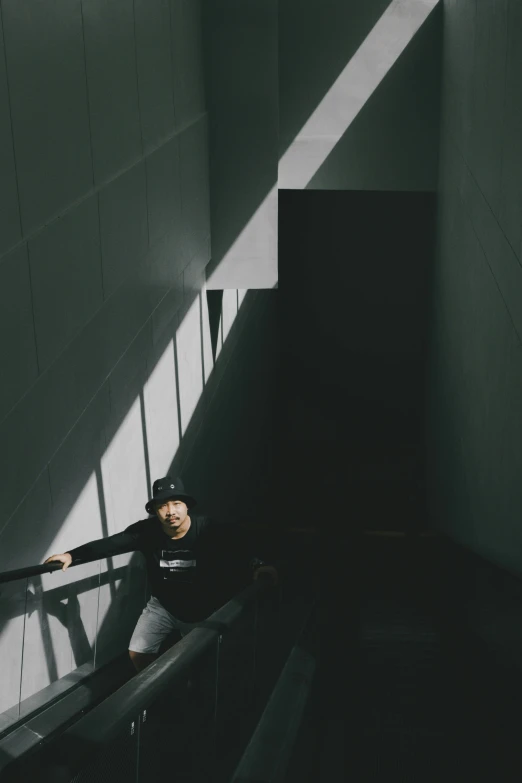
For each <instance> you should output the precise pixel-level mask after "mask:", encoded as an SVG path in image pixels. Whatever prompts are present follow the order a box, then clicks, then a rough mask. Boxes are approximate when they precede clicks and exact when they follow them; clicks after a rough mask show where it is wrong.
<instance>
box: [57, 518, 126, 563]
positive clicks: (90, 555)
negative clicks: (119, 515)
mask: <svg viewBox="0 0 522 783" xmlns="http://www.w3.org/2000/svg"><path fill="white" fill-rule="evenodd" d="M133 527H134V525H131V526H130V528H127V529H126V530H124V531H123V532H122V533H115V534H114V535H113V536H107V538H98V539H96V540H95V541H89V542H88V543H87V544H82V546H78V547H75V548H74V549H71V550H69V551H68V552H64V553H63V554H61V555H51V556H50V557H48V558H47V560H45V561H44V563H45V564H46V563H52V562H58V563H63V566H62V571H66V570H67V569H68V568H69V566H71V565H74V564H75V563H78V562H82V563H87V562H89V561H91V560H101V559H102V558H104V557H111V556H112V555H123V554H124V553H125V552H135V551H136V549H138V545H139V535H138V533H137V531H135V530H132V529H131V528H133Z"/></svg>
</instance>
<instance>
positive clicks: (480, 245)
mask: <svg viewBox="0 0 522 783" xmlns="http://www.w3.org/2000/svg"><path fill="white" fill-rule="evenodd" d="M459 199H460V201H461V203H462V206H463V208H464V212H465V214H466V217H467V219H468V222H469V224H470V226H471V230H472V231H473V234H474V236H475V239H476V240H477V242H478V244H479V247H480V249H481V250H482V255H483V256H484V260H485V262H486V266H487V267H488V269H489V271H490V274H491V277H492V278H493V280H494V281H495V285H496V287H497V289H498V293H499V295H500V298H501V299H502V302H503V303H504V307H505V309H506V312H507V314H508V316H509V320H510V321H511V325H512V327H513V330H514V332H515V334H516V336H517V338H518V341H519V342H520V343H521V344H522V336H521V335H520V334H519V332H518V329H517V327H516V324H515V322H514V320H513V316H512V315H511V310H510V309H509V307H508V305H507V302H506V300H505V298H504V294H503V293H502V289H501V288H500V285H499V283H498V280H497V278H496V276H495V273H494V271H493V268H492V266H491V264H490V262H489V258H488V255H487V253H486V250H485V248H484V246H483V244H482V242H481V241H480V237H479V235H478V234H477V232H476V230H475V226H474V224H473V220H472V219H471V215H470V214H469V211H468V208H467V206H466V204H465V202H464V200H463V199H462V197H461V196H459ZM486 203H487V202H486ZM488 206H489V205H488Z"/></svg>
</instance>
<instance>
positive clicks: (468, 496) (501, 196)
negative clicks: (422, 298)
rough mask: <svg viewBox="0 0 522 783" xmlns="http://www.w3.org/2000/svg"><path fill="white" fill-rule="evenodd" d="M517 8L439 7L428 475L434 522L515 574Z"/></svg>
mask: <svg viewBox="0 0 522 783" xmlns="http://www.w3.org/2000/svg"><path fill="white" fill-rule="evenodd" d="M521 32H522V11H521V8H520V3H518V2H517V0H500V2H497V3H479V2H477V3H475V2H472V1H471V0H457V2H446V3H444V51H443V77H442V78H443V82H442V84H443V90H442V96H443V124H442V137H441V165H440V179H439V221H438V252H437V263H436V265H435V270H434V280H433V329H432V362H431V373H430V381H429V390H430V417H429V425H430V426H429V436H430V448H429V476H431V481H430V505H431V514H432V516H433V520H434V522H435V524H436V525H438V526H440V527H441V528H442V529H443V530H444V531H446V532H447V533H448V534H449V535H450V536H452V537H453V538H455V539H456V540H457V541H459V542H461V543H462V544H463V545H465V546H467V547H470V548H471V549H472V550H474V551H475V552H477V553H479V554H481V555H483V556H484V557H486V558H489V559H490V560H492V561H494V562H496V563H498V564H499V565H501V566H503V567H506V568H509V569H511V570H513V571H515V572H518V573H520V571H521V570H522V558H521V554H520V553H521V551H522V534H521V530H520V508H521V507H522V484H521V481H520V475H521V471H522V407H521V402H520V388H521V384H522V345H521V337H522V305H521V301H522V299H521V292H522V268H521V251H522V246H521V243H522V234H521V225H522V223H521V217H520V216H521V203H522V201H521V200H522V189H521V182H522V143H521V139H522V135H521V130H522V97H521V95H520V90H519V74H520V63H521V54H520V47H519V39H520V34H521Z"/></svg>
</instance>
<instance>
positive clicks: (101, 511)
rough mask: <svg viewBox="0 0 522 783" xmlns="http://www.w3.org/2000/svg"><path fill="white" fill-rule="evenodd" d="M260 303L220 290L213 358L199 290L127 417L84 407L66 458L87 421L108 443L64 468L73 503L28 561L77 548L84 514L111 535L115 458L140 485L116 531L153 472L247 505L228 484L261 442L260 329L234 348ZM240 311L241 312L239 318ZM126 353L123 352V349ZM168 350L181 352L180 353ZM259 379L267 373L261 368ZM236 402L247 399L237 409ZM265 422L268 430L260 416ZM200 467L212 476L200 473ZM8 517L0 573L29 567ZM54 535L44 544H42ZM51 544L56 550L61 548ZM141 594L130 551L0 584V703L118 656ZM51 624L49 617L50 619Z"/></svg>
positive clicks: (144, 493) (132, 512) (21, 530)
mask: <svg viewBox="0 0 522 783" xmlns="http://www.w3.org/2000/svg"><path fill="white" fill-rule="evenodd" d="M259 296H260V295H259V294H255V293H252V294H246V297H245V301H244V302H242V301H240V298H241V299H242V295H241V294H240V293H239V292H237V291H229V292H226V295H225V297H224V299H225V302H224V305H225V306H224V307H222V309H221V318H220V319H219V320H218V319H217V318H216V317H215V313H214V320H213V326H212V330H213V335H212V343H213V346H214V350H215V359H214V361H212V360H211V359H210V358H209V356H210V346H209V345H208V343H209V342H210V340H211V334H210V330H209V328H208V326H207V325H206V324H205V325H204V324H203V311H205V319H206V307H205V306H204V299H203V297H204V293H202V292H200V293H199V294H198V295H196V296H195V297H194V298H193V299H192V301H191V302H189V304H188V305H187V306H186V308H185V309H184V314H183V315H184V317H183V318H181V319H180V322H179V323H178V319H177V318H175V319H174V321H175V323H174V324H171V327H170V329H169V328H167V329H166V331H165V333H164V336H163V340H162V341H161V342H160V343H159V344H158V346H157V352H156V357H155V361H154V363H153V364H152V365H151V366H150V371H149V372H148V373H147V375H146V377H140V376H139V375H138V376H136V377H135V378H134V379H133V382H132V387H130V386H129V387H127V389H126V392H127V394H128V397H129V400H132V398H134V400H133V401H132V404H131V405H130V407H129V410H128V412H127V414H126V415H123V414H122V416H121V417H120V419H119V420H117V421H116V422H111V421H110V420H109V419H107V420H105V421H104V420H103V419H99V418H98V419H97V420H96V421H93V415H92V414H93V410H90V411H88V412H86V415H85V416H84V421H83V422H82V429H81V431H80V433H79V434H78V432H77V433H76V436H75V438H74V442H73V443H71V449H72V450H73V453H74V454H77V453H78V452H79V450H81V443H82V442H84V439H85V435H86V433H89V432H90V433H91V434H92V429H91V428H92V427H93V425H94V424H95V423H96V424H97V426H98V428H99V427H102V428H103V429H104V430H105V437H106V441H107V448H106V449H105V451H104V453H102V454H100V455H98V456H94V457H93V458H92V459H90V460H89V459H81V460H80V462H79V464H78V461H76V462H75V463H74V464H73V465H72V466H71V467H70V468H69V470H70V471H71V477H73V480H74V485H75V491H74V497H75V499H76V502H75V503H74V505H73V506H72V507H71V504H70V503H69V504H68V505H63V504H62V505H61V507H60V508H57V509H56V513H53V514H52V516H50V517H49V520H48V523H47V524H46V525H42V530H44V531H45V533H46V534H47V538H40V539H39V540H38V550H39V551H40V556H39V555H38V551H35V549H34V548H33V551H32V556H33V557H34V559H35V560H36V559H38V558H39V557H41V559H43V558H44V557H45V556H46V555H47V554H49V553H50V551H49V550H50V549H52V551H64V550H66V549H67V548H72V547H73V546H76V545H77V544H78V543H80V540H79V538H81V539H82V540H85V539H86V538H95V537H97V536H96V535H93V534H92V532H91V533H90V535H88V536H82V535H81V528H80V530H78V525H76V529H75V530H74V538H75V539H77V540H71V538H69V540H68V535H67V528H68V527H71V526H72V525H73V523H74V521H75V520H76V522H77V521H78V517H80V518H84V519H85V520H86V521H87V520H89V521H90V516H91V515H92V517H93V518H94V517H95V515H97V517H98V519H99V521H100V534H101V535H103V536H105V535H108V534H109V533H110V532H117V531H116V530H112V531H109V530H108V529H107V523H106V504H107V503H111V502H112V503H114V487H112V488H111V489H112V493H111V491H110V490H108V489H107V488H106V487H104V482H103V477H104V473H105V468H106V465H105V461H106V460H107V459H108V460H114V459H117V460H119V461H120V462H121V465H120V472H122V471H126V470H129V468H128V464H129V461H131V462H132V461H136V460H139V461H140V462H141V465H142V471H141V475H142V476H143V486H142V487H138V488H137V491H136V496H135V497H134V498H132V497H131V498H129V497H127V496H126V494H125V493H126V492H127V494H128V488H127V490H125V489H123V490H122V491H123V494H122V496H121V498H120V501H121V511H122V513H121V514H120V515H117V518H118V519H119V520H121V521H120V522H119V524H118V529H123V528H124V527H126V526H127V525H128V524H130V523H131V522H133V521H135V520H136V519H137V518H138V513H137V509H138V508H140V507H143V506H144V502H145V500H146V499H147V497H148V487H147V481H149V479H150V477H151V476H152V477H156V476H157V475H159V474H161V475H163V474H165V473H166V472H167V470H171V471H173V472H182V473H183V475H184V477H185V479H186V481H187V484H188V485H189V486H192V484H194V486H196V487H197V495H198V499H201V500H202V501H203V504H205V502H206V503H207V504H208V505H209V506H210V507H211V508H212V500H213V498H221V497H222V496H225V497H229V498H232V499H233V500H235V501H236V504H240V503H241V502H242V501H244V500H245V496H244V494H243V496H242V493H241V491H239V492H237V491H236V492H234V481H235V482H236V484H237V483H238V482H239V483H240V484H241V483H245V482H242V481H241V475H242V474H241V471H242V469H244V465H245V463H246V462H247V460H245V452H244V450H243V451H242V452H241V453H240V454H238V453H237V448H238V447H239V449H241V448H242V447H243V448H244V446H245V443H244V441H245V438H246V439H248V437H250V436H251V437H252V438H253V439H256V440H258V441H262V433H261V431H260V430H259V429H257V430H256V427H257V428H261V429H262V427H263V424H262V422H263V416H262V415H259V413H260V411H259V409H256V411H255V413H257V416H255V415H253V413H254V412H252V411H251V410H249V404H252V400H253V401H254V402H253V404H254V405H255V403H256V402H260V404H261V405H264V406H265V408H263V410H266V405H267V404H268V403H269V395H270V384H268V386H264V387H261V388H260V387H259V385H258V384H257V383H256V382H255V379H256V370H259V362H260V361H261V362H266V361H268V362H269V363H270V355H269V353H267V351H266V346H265V345H264V344H263V340H262V334H260V333H259V331H258V330H255V332H254V335H253V336H252V335H249V337H250V338H251V339H249V340H247V342H248V343H249V344H248V346H245V344H244V334H245V330H246V331H247V332H248V324H249V319H250V318H252V317H253V318H254V319H255V320H256V322H257V323H259V321H262V320H263V317H265V318H267V320H268V321H270V315H269V311H270V307H271V304H270V302H268V300H267V298H266V297H267V296H268V297H270V296H271V297H272V298H273V294H272V295H270V294H269V293H268V292H266V293H265V294H264V297H265V298H264V301H260V299H259ZM242 304H244V308H242V309H241V311H240V307H241V305H242ZM191 319H192V321H191ZM194 322H196V328H194ZM184 327H185V329H186V330H190V333H191V336H192V338H194V337H195V342H196V346H193V345H190V346H188V345H187V344H186V343H185V342H184V337H183V328H184ZM197 327H199V328H197ZM172 330H173V331H172ZM173 332H174V333H173ZM256 335H257V340H256ZM185 337H186V335H185ZM175 346H177V347H176V349H175V348H174V347H175ZM193 347H196V348H197V353H192V352H190V357H191V358H192V359H193V358H194V356H195V357H197V361H196V362H193V361H192V367H191V368H187V364H186V361H187V356H188V354H187V349H192V348H193ZM245 349H246V350H245ZM129 350H130V351H132V346H131V348H130V349H129ZM232 353H234V355H235V358H236V361H237V357H238V353H239V354H241V358H240V359H239V361H241V359H244V358H245V357H244V354H245V353H246V354H247V361H245V362H244V365H243V369H242V374H241V375H240V376H239V377H238V374H237V372H235V373H234V372H233V375H234V378H233V381H234V383H235V387H234V388H231V386H230V379H229V378H228V374H227V378H226V380H225V379H224V374H225V370H226V368H227V366H228V365H229V364H230V358H231V355H232ZM178 354H181V355H179V357H178ZM248 356H250V363H249V361H248ZM190 357H189V358H190ZM122 361H125V357H124V358H123V359H122ZM264 374H265V376H266V377H267V378H268V377H269V374H270V373H269V369H267V368H266V367H265V368H264ZM154 389H156V390H165V389H166V390H167V392H166V399H165V398H164V397H162V398H161V399H160V398H158V397H154ZM151 395H152V396H151ZM242 399H243V400H248V401H249V403H245V402H243V404H242V403H241V401H242ZM176 400H177V404H176ZM160 404H162V405H163V406H164V407H165V411H166V412H168V414H169V417H170V418H169V419H168V420H166V419H161V417H160V421H159V422H158V423H157V424H156V430H154V431H150V428H149V430H148V429H147V424H148V423H150V420H151V419H150V418H148V416H147V414H148V411H149V408H150V406H151V405H152V406H156V407H154V411H155V414H156V417H155V418H153V419H152V421H155V420H157V418H158V417H157V414H158V410H157V406H158V405H160ZM232 410H233V414H234V415H233V416H232ZM228 412H230V413H231V416H230V418H234V423H233V429H234V430H236V429H237V430H238V431H239V432H241V431H242V432H243V440H242V442H241V443H240V444H239V445H238V444H236V443H234V438H233V433H231V432H230V431H226V421H227V418H228V416H227V413H228ZM215 420H219V421H218V422H216V421H215ZM264 423H265V425H266V421H265V422H264ZM223 428H225V431H224V432H223ZM249 428H250V429H249ZM130 430H132V431H130ZM227 436H228V438H227ZM78 438H79V441H78ZM129 449H130V451H129ZM71 456H72V455H71ZM251 462H252V464H254V463H256V459H255V458H254V459H251ZM126 466H127V467H126ZM258 468H259V466H258ZM260 469H261V470H262V468H260ZM205 471H208V472H209V473H210V474H211V475H210V476H206V475H205ZM132 472H133V474H134V471H132ZM138 475H139V471H138ZM149 486H150V484H149ZM107 493H108V494H107ZM37 499H38V493H37V491H36V495H35V494H34V493H29V499H28V501H27V503H28V504H29V507H31V505H33V506H36V504H37ZM27 503H26V505H27ZM240 508H241V506H238V505H236V507H235V509H233V510H236V511H240ZM229 510H230V509H229V508H227V511H229ZM24 512H25V513H24ZM14 516H15V519H14V520H12V523H11V524H8V525H7V526H6V528H5V529H4V531H3V534H2V536H1V544H2V554H3V562H2V569H6V568H12V567H22V566H25V565H29V563H27V561H26V558H25V557H24V551H25V547H24V541H25V540H26V538H27V529H26V526H25V525H24V524H22V525H20V524H19V523H20V521H21V520H25V519H27V518H28V517H27V508H25V509H21V510H20V509H19V510H18V512H17V513H15V515H14ZM143 516H145V514H143ZM17 523H18V524H17ZM90 530H91V531H92V528H90ZM53 535H54V536H55V538H54V543H51V539H52V537H53ZM61 542H63V545H59V544H60V543H61ZM111 561H112V562H111ZM105 563H107V570H105ZM127 564H129V565H127ZM129 568H130V569H131V573H129V570H128V569H129ZM57 580H61V581H62V584H61V585H60V584H59V585H58V586H56V581H57ZM120 580H121V581H120ZM64 581H65V584H64ZM118 582H120V584H119V586H118ZM51 585H52V587H51ZM145 594H146V584H145V572H144V569H143V564H142V561H141V558H140V556H139V555H137V556H136V555H134V556H130V557H129V555H120V556H117V557H115V558H111V559H110V560H108V561H101V562H97V563H92V564H85V565H81V566H77V567H75V568H74V569H71V570H70V571H68V572H67V573H66V574H61V573H60V572H59V573H58V574H52V575H51V574H46V575H43V576H42V577H40V578H38V579H35V580H30V583H29V584H26V583H24V582H21V583H12V584H9V585H6V586H5V587H4V588H3V589H2V610H1V614H0V644H1V646H2V648H3V654H2V657H3V660H4V661H5V666H4V668H3V677H2V679H4V678H8V680H9V682H10V685H8V683H7V681H6V687H5V688H4V687H2V689H1V690H2V693H3V696H4V699H3V700H2V704H1V707H2V708H3V709H7V708H8V707H11V706H12V705H13V704H14V703H15V702H16V701H19V700H20V699H23V698H27V697H28V696H30V695H31V694H32V693H34V692H36V691H38V690H40V689H41V688H42V687H44V686H45V685H47V684H48V683H49V682H52V681H54V680H56V679H59V678H60V677H61V676H64V674H67V673H68V672H69V671H71V669H74V668H77V667H79V666H81V665H83V664H85V663H91V664H92V665H93V666H95V667H96V668H98V667H99V666H100V665H102V664H103V663H105V662H107V661H108V660H110V659H111V658H112V657H114V656H115V655H116V654H118V653H119V652H121V650H122V648H123V647H124V646H125V645H126V641H127V639H128V636H129V634H130V633H131V631H132V627H133V625H134V623H135V621H136V619H137V615H138V613H139V612H140V611H141V608H142V606H143V600H144V598H145ZM82 617H83V619H82ZM53 618H54V620H55V621H57V622H53ZM67 642H68V643H67ZM26 645H27V646H29V647H30V648H31V650H32V651H33V652H34V650H35V649H38V648H39V649H40V650H41V656H42V662H43V663H44V667H45V671H43V670H40V671H38V670H37V667H31V668H32V669H33V670H32V671H26V670H25V668H22V660H21V659H22V655H23V650H24V648H25V646H26ZM4 653H5V654H4ZM26 668H27V667H26ZM35 670H36V671H35Z"/></svg>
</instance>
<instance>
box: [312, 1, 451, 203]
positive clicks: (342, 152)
mask: <svg viewBox="0 0 522 783" xmlns="http://www.w3.org/2000/svg"><path fill="white" fill-rule="evenodd" d="M441 22H442V4H440V5H439V6H438V7H437V8H436V9H435V11H434V12H433V13H431V14H430V16H428V18H427V19H426V21H425V23H424V24H423V25H422V26H421V27H420V29H419V30H418V32H417V33H416V34H415V35H414V37H413V38H412V39H411V41H410V42H409V43H408V46H407V48H406V49H405V50H404V51H403V52H402V53H401V54H400V56H399V57H398V59H397V60H395V62H394V63H393V65H392V67H391V68H390V70H389V71H388V72H387V73H386V75H385V77H384V78H383V80H382V81H381V82H380V83H379V85H378V86H377V87H376V88H375V90H374V92H373V93H371V94H370V95H368V98H367V100H366V102H365V103H364V105H363V107H362V108H361V109H360V111H359V112H358V114H357V115H356V117H355V118H354V120H353V122H352V123H351V124H350V125H349V126H348V128H347V129H346V130H345V131H344V133H343V135H342V136H341V137H340V139H339V140H338V141H337V143H336V145H335V147H334V149H333V150H332V152H330V153H329V154H328V155H327V156H326V157H325V159H324V161H323V162H322V163H321V162H320V159H318V160H316V161H315V162H314V168H315V167H316V166H317V164H319V166H318V168H316V170H315V173H313V175H312V177H311V179H310V181H309V182H308V183H307V184H306V188H308V189H312V190H322V189H329V190H343V189H350V190H410V191H412V190H417V191H419V190H421V191H434V190H435V189H436V184H437V160H438V154H437V152H438V139H439V117H440V101H439V96H440V72H441V68H440V65H441V62H440V60H441V46H440V33H441Z"/></svg>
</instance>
